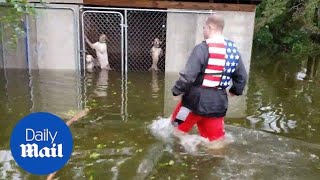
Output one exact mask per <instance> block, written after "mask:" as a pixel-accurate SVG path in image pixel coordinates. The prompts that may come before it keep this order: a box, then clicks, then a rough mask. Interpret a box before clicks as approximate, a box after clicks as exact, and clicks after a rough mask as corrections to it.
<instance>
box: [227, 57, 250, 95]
mask: <svg viewBox="0 0 320 180" xmlns="http://www.w3.org/2000/svg"><path fill="white" fill-rule="evenodd" d="M231 78H232V87H231V88H230V90H229V92H230V93H232V94H234V95H236V96H240V95H242V93H243V91H244V88H245V86H246V84H247V78H248V75H247V71H246V69H245V67H244V64H243V62H242V59H241V57H240V58H239V64H238V66H237V68H236V70H235V71H234V73H233V74H232V77H231Z"/></svg>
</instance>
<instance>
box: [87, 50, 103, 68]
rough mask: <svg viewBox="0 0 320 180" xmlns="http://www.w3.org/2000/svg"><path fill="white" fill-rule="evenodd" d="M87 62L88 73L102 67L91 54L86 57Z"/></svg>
mask: <svg viewBox="0 0 320 180" xmlns="http://www.w3.org/2000/svg"><path fill="white" fill-rule="evenodd" d="M86 62H87V63H86V69H87V71H88V72H93V71H94V69H96V68H100V65H99V63H98V62H97V60H96V59H94V58H93V57H92V55H90V54H88V55H86Z"/></svg>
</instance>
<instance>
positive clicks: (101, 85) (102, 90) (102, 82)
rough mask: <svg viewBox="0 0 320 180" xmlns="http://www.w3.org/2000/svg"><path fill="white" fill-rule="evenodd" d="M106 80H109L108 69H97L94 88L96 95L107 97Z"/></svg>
mask: <svg viewBox="0 0 320 180" xmlns="http://www.w3.org/2000/svg"><path fill="white" fill-rule="evenodd" d="M108 81H109V71H108V70H105V69H103V70H101V71H99V72H98V79H97V82H96V86H95V90H94V93H95V95H96V96H97V97H107V95H108Z"/></svg>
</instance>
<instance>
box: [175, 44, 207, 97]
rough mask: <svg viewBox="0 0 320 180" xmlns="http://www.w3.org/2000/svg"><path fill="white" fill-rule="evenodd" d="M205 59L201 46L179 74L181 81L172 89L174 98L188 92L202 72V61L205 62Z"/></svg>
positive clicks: (194, 50) (196, 48)
mask: <svg viewBox="0 0 320 180" xmlns="http://www.w3.org/2000/svg"><path fill="white" fill-rule="evenodd" d="M203 57H204V53H203V50H202V49H201V47H200V45H197V46H196V47H195V48H194V49H193V51H192V53H191V55H190V56H189V59H188V61H187V64H186V65H185V67H184V69H183V70H182V71H181V72H180V73H179V74H180V77H179V79H178V80H177V81H176V83H175V85H174V86H173V88H172V89H171V91H172V94H173V95H174V96H178V95H181V94H184V93H186V92H188V90H189V89H190V87H191V86H192V84H193V83H194V81H195V80H196V78H197V76H198V74H199V73H200V71H201V61H203V60H202V59H203Z"/></svg>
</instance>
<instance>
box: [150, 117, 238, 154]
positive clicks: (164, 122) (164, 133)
mask: <svg viewBox="0 0 320 180" xmlns="http://www.w3.org/2000/svg"><path fill="white" fill-rule="evenodd" d="M149 129H150V131H151V133H152V135H153V136H155V137H156V138H157V139H159V140H161V141H163V142H165V143H173V141H174V138H178V141H179V143H180V145H181V146H182V147H183V148H184V149H185V150H186V151H187V152H188V153H190V154H194V155H196V154H198V153H200V149H204V150H214V149H221V148H223V147H225V146H226V145H227V144H229V143H232V142H234V140H233V137H232V135H231V134H226V135H225V137H224V138H222V139H219V140H216V141H212V142H210V141H209V140H208V139H206V138H203V137H201V136H199V135H197V134H186V133H182V132H180V131H178V130H176V129H175V127H174V126H173V125H172V124H171V118H159V119H157V120H154V121H153V122H152V124H150V125H149Z"/></svg>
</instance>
